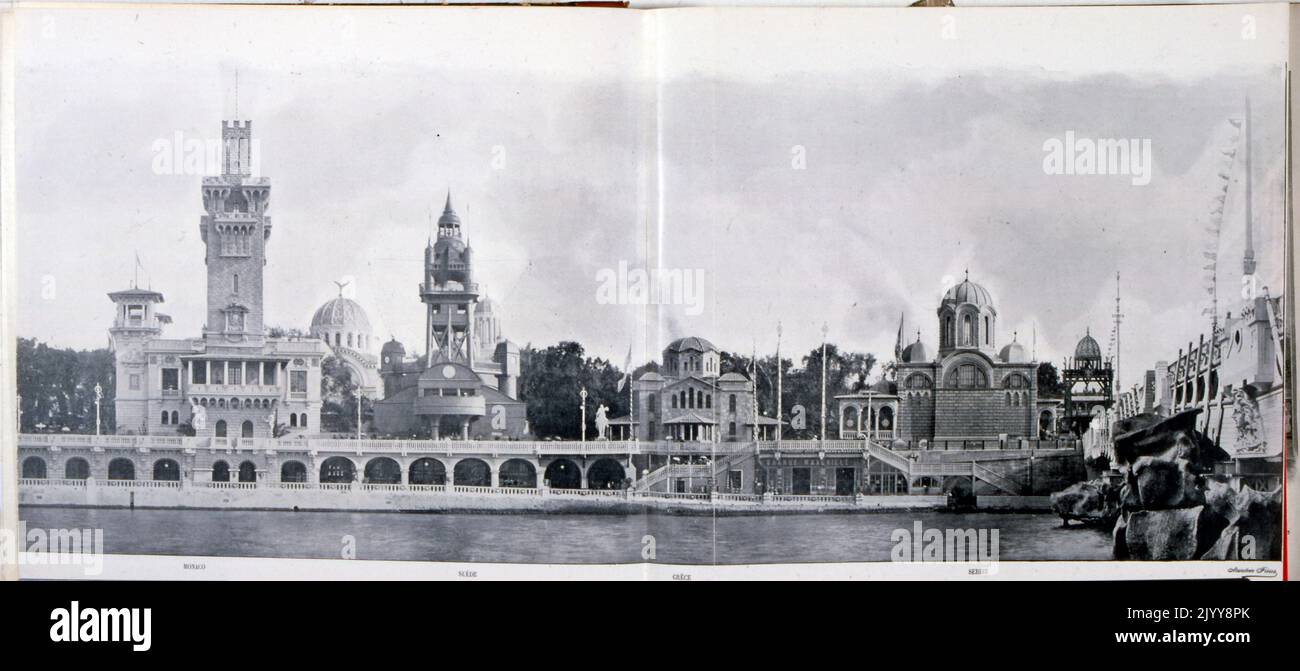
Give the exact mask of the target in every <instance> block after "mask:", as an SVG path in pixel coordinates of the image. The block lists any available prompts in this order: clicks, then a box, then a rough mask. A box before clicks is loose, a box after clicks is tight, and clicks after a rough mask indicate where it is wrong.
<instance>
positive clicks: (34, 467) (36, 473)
mask: <svg viewBox="0 0 1300 671" xmlns="http://www.w3.org/2000/svg"><path fill="white" fill-rule="evenodd" d="M23 477H24V478H28V479H32V480H44V479H45V477H46V476H45V460H44V459H42V458H40V457H27V458H26V459H23Z"/></svg>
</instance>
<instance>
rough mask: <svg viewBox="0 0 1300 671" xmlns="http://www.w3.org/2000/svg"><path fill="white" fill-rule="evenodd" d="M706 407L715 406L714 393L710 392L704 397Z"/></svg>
mask: <svg viewBox="0 0 1300 671" xmlns="http://www.w3.org/2000/svg"><path fill="white" fill-rule="evenodd" d="M704 407H705V408H712V407H713V394H708V395H706V396H705V397H704Z"/></svg>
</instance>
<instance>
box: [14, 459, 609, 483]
mask: <svg viewBox="0 0 1300 671" xmlns="http://www.w3.org/2000/svg"><path fill="white" fill-rule="evenodd" d="M357 476H358V473H357V470H356V465H355V464H353V462H352V460H351V459H348V458H346V457H330V458H328V459H326V460H325V461H324V462H322V463H321V467H320V481H321V482H323V483H350V482H356V481H358V477H357ZM360 476H361V477H360V479H359V481H360V482H363V483H365V484H401V483H402V481H403V474H402V466H401V464H399V463H398V462H397V460H395V459H392V458H391V457H375V458H374V459H371V460H370V461H367V462H366V464H365V466H364V467H363V469H362V471H361V473H360ZM542 476H543V478H544V479H545V481H546V483H547V484H548V486H550V487H552V488H555V489H581V488H582V484H583V477H582V468H581V467H580V466H579V465H578V464H577V463H576V462H574V461H572V460H570V459H556V460H554V461H552V462H551V463H550V464H548V465H547V467H546V469H545V470H544V471H543V472H542ZM22 477H23V478H27V479H39V480H43V479H46V478H48V477H49V468H48V465H47V464H46V462H45V459H43V458H41V457H36V456H32V457H27V458H26V459H24V460H23V462H22ZM63 477H64V478H66V479H69V480H85V479H87V478H89V477H90V462H88V461H87V460H86V459H83V458H81V457H72V458H71V459H68V460H67V461H66V462H65V463H64V474H63ZM626 478H627V472H626V470H625V469H624V467H623V464H621V463H619V461H618V460H616V459H611V458H604V459H598V460H596V461H595V462H593V463H592V464H591V466H590V467H589V468H588V469H587V488H588V489H621V488H622V487H623V485H624V482H625V480H626ZM108 479H109V480H135V479H136V463H135V461H133V460H131V459H127V458H125V457H118V458H115V459H113V460H111V461H109V462H108ZM152 479H153V480H160V481H168V482H176V481H179V480H180V479H181V468H180V464H179V463H178V462H177V461H176V460H175V459H169V458H163V459H158V460H157V461H155V462H154V463H153V469H152ZM405 480H406V484H411V485H445V484H448V482H447V467H446V465H445V464H443V463H442V462H441V461H439V460H438V459H434V458H432V457H425V458H422V459H416V460H415V461H414V462H412V463H411V465H410V468H408V469H407V472H406V474H405ZM212 481H213V482H231V481H237V482H257V465H256V464H254V463H253V462H252V461H244V462H241V463H240V464H239V465H238V467H232V465H231V464H230V463H229V462H226V461H224V460H219V461H216V462H214V463H213V464H212ZM280 481H281V482H307V466H306V464H304V463H303V462H301V461H296V460H288V461H285V462H284V463H283V464H281V466H280ZM451 484H453V485H467V486H473V487H489V486H492V484H493V483H492V467H491V466H490V465H489V464H488V463H487V462H486V461H484V460H482V459H475V458H469V459H461V460H460V461H458V462H456V465H455V466H454V467H453V469H452V473H451ZM497 486H500V487H526V488H535V487H537V486H538V482H537V467H535V466H534V465H533V464H532V462H530V461H528V460H526V459H510V460H507V461H506V462H505V463H503V464H501V467H500V468H499V469H498V471H497Z"/></svg>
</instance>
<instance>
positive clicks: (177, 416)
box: [172, 410, 181, 424]
mask: <svg viewBox="0 0 1300 671" xmlns="http://www.w3.org/2000/svg"><path fill="white" fill-rule="evenodd" d="M180 418H181V415H180V413H178V412H176V411H175V410H173V411H172V424H180Z"/></svg>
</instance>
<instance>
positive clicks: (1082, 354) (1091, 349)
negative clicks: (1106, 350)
mask: <svg viewBox="0 0 1300 671" xmlns="http://www.w3.org/2000/svg"><path fill="white" fill-rule="evenodd" d="M1074 358H1076V359H1090V360H1094V361H1101V345H1099V344H1098V343H1097V340H1096V339H1095V338H1093V337H1092V329H1091V328H1089V329H1088V330H1087V331H1085V332H1084V336H1083V338H1081V339H1080V340H1079V344H1078V345H1076V346H1075V347H1074Z"/></svg>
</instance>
